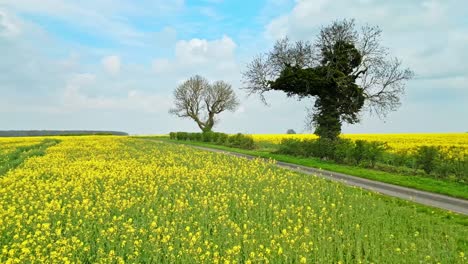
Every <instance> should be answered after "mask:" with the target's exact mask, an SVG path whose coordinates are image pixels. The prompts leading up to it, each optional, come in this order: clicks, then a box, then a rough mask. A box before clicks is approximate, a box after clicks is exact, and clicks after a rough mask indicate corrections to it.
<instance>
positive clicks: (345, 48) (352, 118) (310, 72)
mask: <svg viewBox="0 0 468 264" xmlns="http://www.w3.org/2000/svg"><path fill="white" fill-rule="evenodd" d="M381 33H382V31H381V30H380V28H379V27H377V26H369V25H366V26H363V27H362V28H361V29H360V30H358V29H356V26H355V22H354V20H342V21H336V22H333V23H332V24H331V25H329V26H327V27H324V28H322V30H321V31H320V33H319V35H318V36H317V39H316V41H315V42H310V41H298V42H295V43H291V42H290V41H289V39H288V38H285V39H282V40H278V41H277V42H276V44H275V45H274V47H273V49H272V50H271V51H270V52H267V53H264V54H260V55H259V56H257V57H256V58H254V59H253V61H252V62H251V63H249V64H248V65H247V70H246V71H245V72H243V82H244V85H245V86H244V89H246V90H247V91H248V93H249V95H250V94H259V95H260V98H261V99H262V101H263V102H265V103H266V100H265V97H264V93H265V92H268V91H271V90H281V91H284V92H285V93H286V94H287V95H288V96H297V97H299V99H303V98H315V105H314V107H312V108H309V109H308V111H309V114H308V117H307V118H308V120H307V123H308V124H312V125H313V126H316V127H317V126H319V125H320V122H319V121H318V120H320V119H322V120H325V119H327V120H331V119H337V118H338V120H335V124H333V125H332V126H333V127H334V128H339V130H341V123H342V122H347V123H351V124H352V123H356V122H359V116H358V113H359V112H360V111H361V108H365V109H368V110H369V111H370V112H371V113H376V114H378V115H379V116H380V117H384V116H385V115H386V114H387V113H388V112H389V111H394V110H396V109H397V108H398V107H399V105H400V96H401V95H402V94H403V93H404V88H405V82H406V81H407V80H409V79H411V78H412V77H413V75H414V74H413V72H412V71H411V70H410V69H408V68H403V66H402V63H401V61H400V60H399V59H397V58H390V57H389V54H388V49H387V48H384V47H382V46H381V45H380V42H381ZM356 86H357V87H356ZM332 90H334V91H335V92H333V93H332V94H333V95H332V96H334V97H335V98H333V100H330V91H332ZM330 104H334V105H330ZM324 109H327V111H328V117H327V118H325V117H324V116H323V114H324V113H325V112H324ZM334 110H337V111H336V113H333V117H332V118H330V117H331V112H332V111H334ZM321 115H322V116H321ZM327 125H330V124H327ZM316 132H317V130H316Z"/></svg>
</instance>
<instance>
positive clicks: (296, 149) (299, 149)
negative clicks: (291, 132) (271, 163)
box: [276, 138, 304, 156]
mask: <svg viewBox="0 0 468 264" xmlns="http://www.w3.org/2000/svg"><path fill="white" fill-rule="evenodd" d="M303 147H304V144H303V142H301V141H300V140H299V139H292V138H291V139H283V140H281V143H280V144H279V146H278V150H277V151H276V153H279V154H285V155H293V156H303V155H304V151H303V149H304V148H303Z"/></svg>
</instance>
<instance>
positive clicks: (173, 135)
mask: <svg viewBox="0 0 468 264" xmlns="http://www.w3.org/2000/svg"><path fill="white" fill-rule="evenodd" d="M169 138H170V139H177V133H175V132H171V133H169Z"/></svg>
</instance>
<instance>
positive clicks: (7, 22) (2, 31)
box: [0, 9, 21, 38]
mask: <svg viewBox="0 0 468 264" xmlns="http://www.w3.org/2000/svg"><path fill="white" fill-rule="evenodd" d="M20 33H21V25H20V22H19V20H18V19H17V18H16V17H15V16H13V15H12V14H9V13H7V12H6V11H5V10H2V9H0V36H3V37H8V38H12V37H15V36H18V35H19V34H20Z"/></svg>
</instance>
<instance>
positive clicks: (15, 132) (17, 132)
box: [0, 130, 128, 137]
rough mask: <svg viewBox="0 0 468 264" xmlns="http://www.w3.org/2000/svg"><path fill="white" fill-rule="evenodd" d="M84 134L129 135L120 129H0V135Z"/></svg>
mask: <svg viewBox="0 0 468 264" xmlns="http://www.w3.org/2000/svg"><path fill="white" fill-rule="evenodd" d="M84 135H114V136H128V134H127V133H125V132H119V131H92V130H9V131H0V137H36V136H84Z"/></svg>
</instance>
